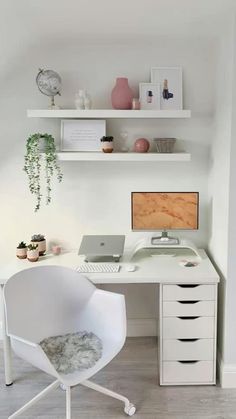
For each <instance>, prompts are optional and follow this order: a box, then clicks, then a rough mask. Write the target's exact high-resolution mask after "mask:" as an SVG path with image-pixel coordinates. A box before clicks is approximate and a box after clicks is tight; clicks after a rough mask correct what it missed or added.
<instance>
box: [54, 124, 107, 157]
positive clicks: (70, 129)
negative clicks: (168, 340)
mask: <svg viewBox="0 0 236 419" xmlns="http://www.w3.org/2000/svg"><path fill="white" fill-rule="evenodd" d="M105 135H106V121H105V120H103V119H98V120H96V119H92V120H85V119H81V120H79V119H62V121H61V151H101V143H100V139H101V138H102V137H103V136H105Z"/></svg>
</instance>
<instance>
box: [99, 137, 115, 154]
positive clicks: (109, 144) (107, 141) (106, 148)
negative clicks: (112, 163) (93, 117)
mask: <svg viewBox="0 0 236 419" xmlns="http://www.w3.org/2000/svg"><path fill="white" fill-rule="evenodd" d="M101 143H102V151H103V153H112V152H113V137H106V136H103V137H102V138H101Z"/></svg>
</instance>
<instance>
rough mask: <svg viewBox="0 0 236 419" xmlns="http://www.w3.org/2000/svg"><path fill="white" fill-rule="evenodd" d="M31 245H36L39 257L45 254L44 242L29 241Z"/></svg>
mask: <svg viewBox="0 0 236 419" xmlns="http://www.w3.org/2000/svg"><path fill="white" fill-rule="evenodd" d="M31 243H32V244H37V245H38V252H39V256H43V255H44V253H45V252H46V240H41V241H38V242H37V241H33V240H31Z"/></svg>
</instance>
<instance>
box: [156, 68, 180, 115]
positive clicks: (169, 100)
mask: <svg viewBox="0 0 236 419" xmlns="http://www.w3.org/2000/svg"><path fill="white" fill-rule="evenodd" d="M151 81H152V83H156V84H159V85H160V92H161V95H160V103H161V109H165V110H168V109H175V110H178V109H183V87H182V68H181V67H153V68H152V69H151Z"/></svg>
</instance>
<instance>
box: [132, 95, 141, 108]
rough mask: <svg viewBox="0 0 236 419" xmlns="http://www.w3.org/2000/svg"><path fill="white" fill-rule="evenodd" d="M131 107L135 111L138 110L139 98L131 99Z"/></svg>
mask: <svg viewBox="0 0 236 419" xmlns="http://www.w3.org/2000/svg"><path fill="white" fill-rule="evenodd" d="M132 109H133V110H135V111H137V110H138V111H139V110H140V102H139V99H137V98H133V100H132Z"/></svg>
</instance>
